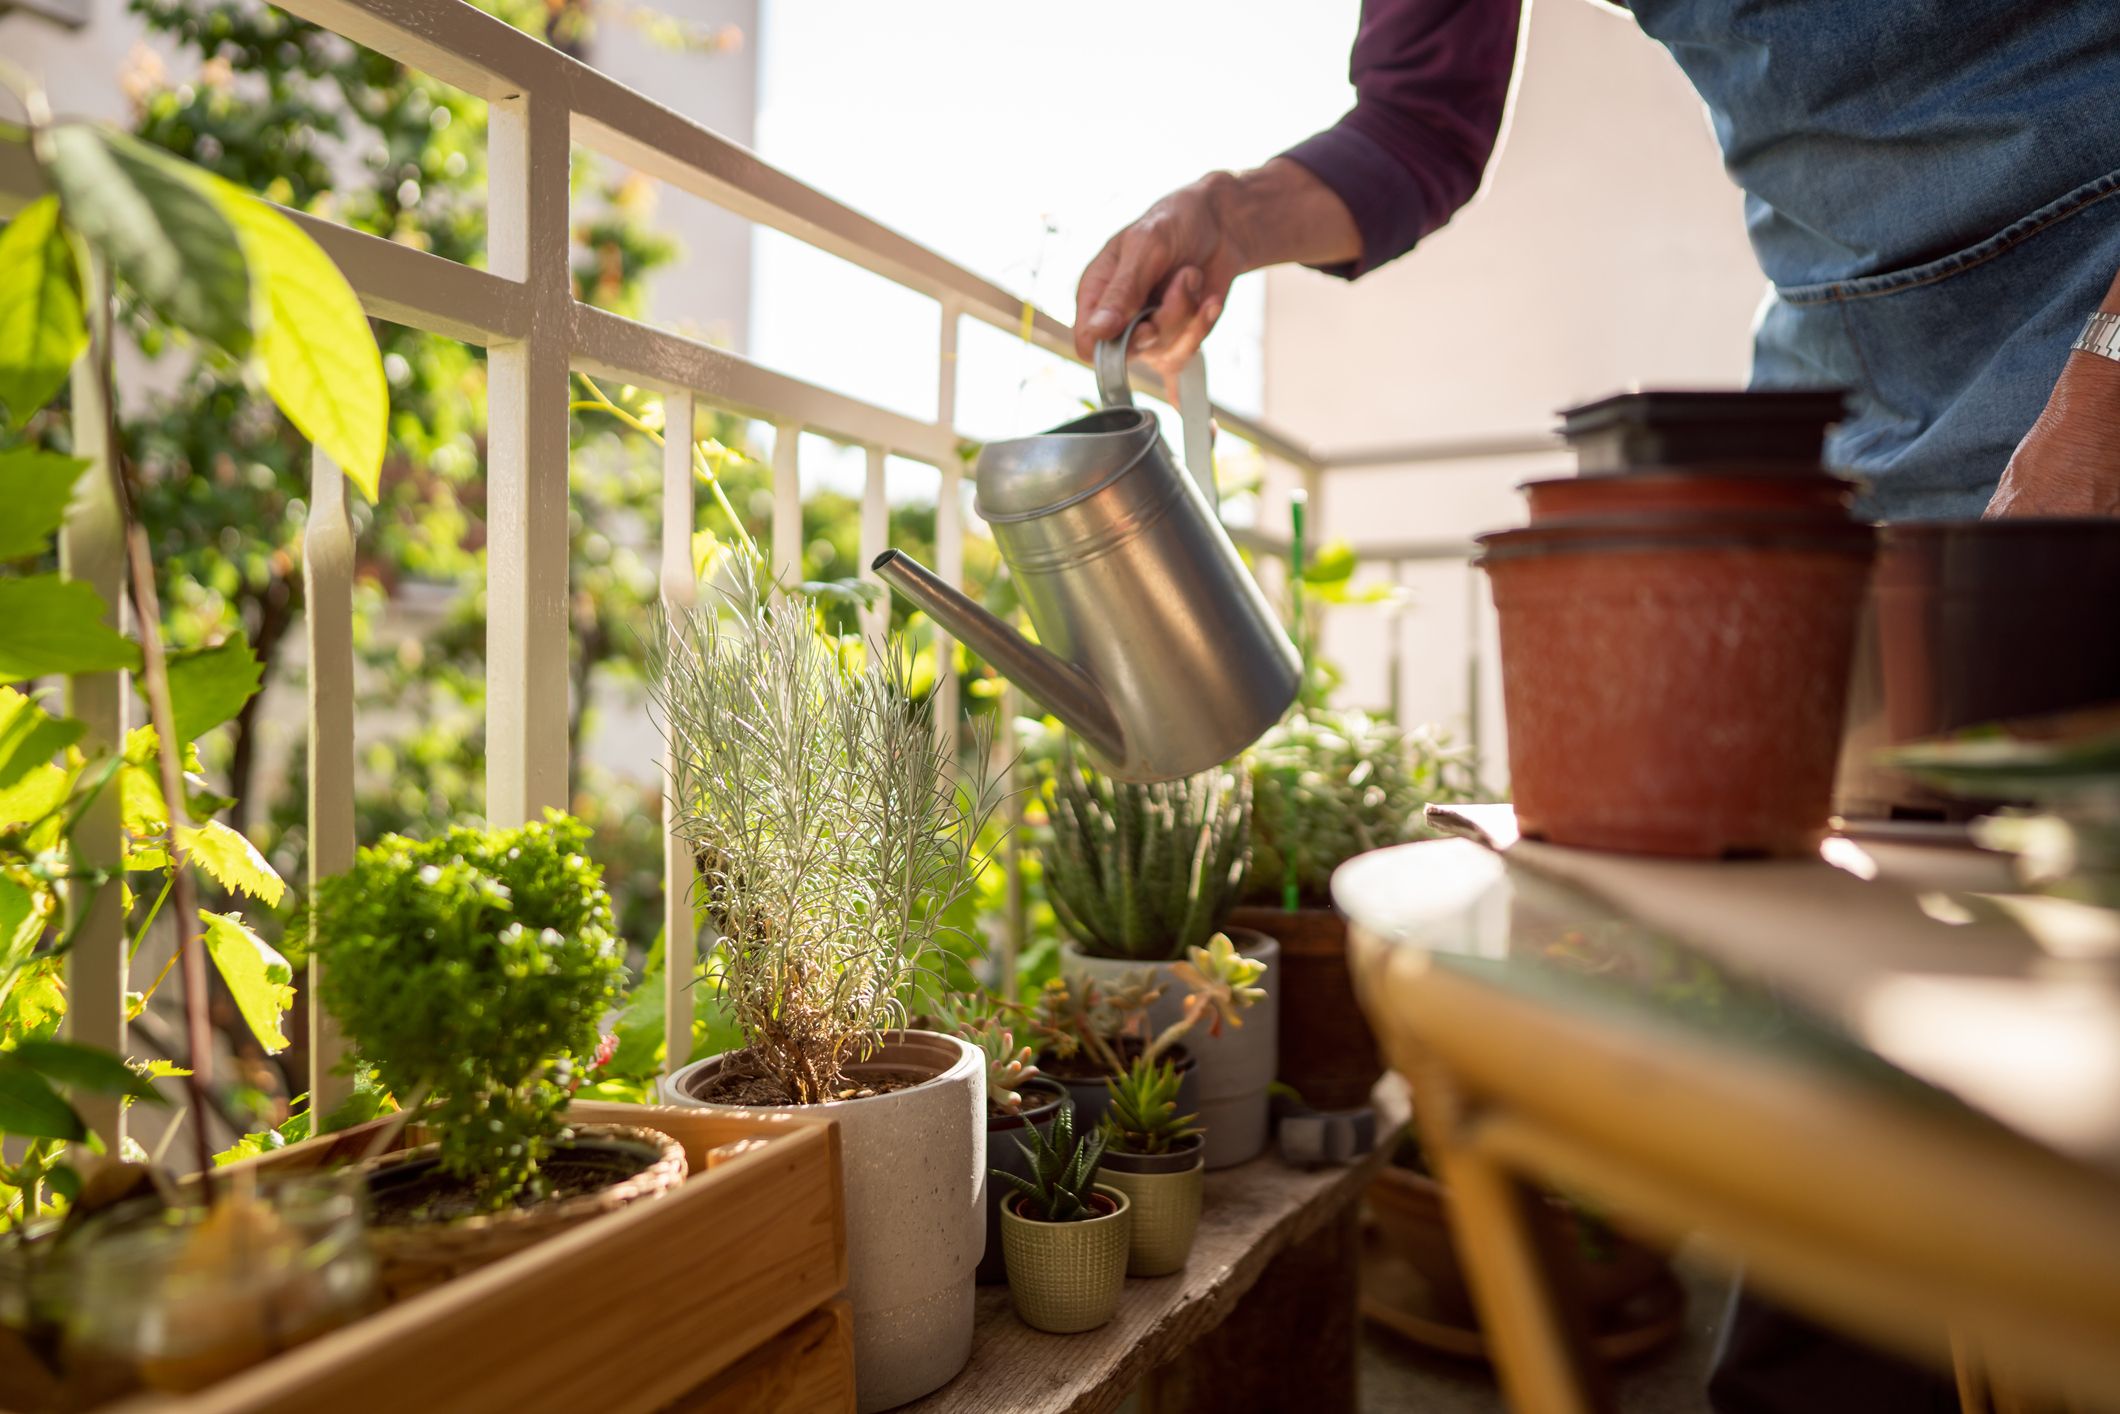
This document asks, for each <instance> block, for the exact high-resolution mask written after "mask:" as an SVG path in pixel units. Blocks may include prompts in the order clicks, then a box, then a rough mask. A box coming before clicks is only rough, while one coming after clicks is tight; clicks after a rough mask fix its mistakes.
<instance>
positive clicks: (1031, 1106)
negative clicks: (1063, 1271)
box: [979, 1076, 1068, 1286]
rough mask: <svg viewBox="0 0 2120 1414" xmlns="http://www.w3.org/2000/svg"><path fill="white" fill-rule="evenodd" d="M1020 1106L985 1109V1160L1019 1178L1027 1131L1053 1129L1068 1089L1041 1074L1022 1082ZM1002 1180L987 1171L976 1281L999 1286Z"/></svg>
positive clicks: (1002, 1272) (1002, 1275) (1025, 1169)
mask: <svg viewBox="0 0 2120 1414" xmlns="http://www.w3.org/2000/svg"><path fill="white" fill-rule="evenodd" d="M1022 1089H1023V1106H1022V1108H1020V1109H1017V1110H1013V1111H1006V1110H1005V1111H998V1112H997V1111H996V1110H995V1109H994V1107H993V1106H992V1105H988V1106H987V1111H986V1161H987V1164H988V1165H989V1166H990V1168H997V1169H1003V1170H1006V1171H1007V1172H1009V1173H1013V1174H1015V1175H1017V1176H1018V1177H1019V1178H1029V1177H1030V1176H1031V1161H1030V1160H1029V1159H1028V1158H1027V1157H1025V1155H1024V1152H1023V1150H1022V1148H1021V1147H1019V1146H1020V1145H1021V1144H1023V1143H1027V1142H1029V1138H1028V1131H1029V1130H1031V1129H1036V1130H1038V1131H1039V1132H1040V1133H1042V1134H1049V1133H1050V1132H1051V1131H1052V1127H1053V1121H1054V1120H1056V1119H1058V1118H1059V1117H1060V1106H1061V1105H1062V1104H1063V1103H1065V1102H1066V1100H1067V1098H1068V1092H1067V1090H1066V1089H1065V1088H1064V1087H1063V1086H1062V1085H1061V1084H1060V1082H1058V1081H1057V1080H1047V1079H1045V1078H1044V1077H1042V1076H1040V1077H1037V1078H1034V1079H1031V1080H1027V1081H1025V1082H1024V1083H1023V1086H1022ZM1004 1187H1006V1185H1005V1184H1002V1183H999V1182H997V1181H996V1180H995V1179H994V1176H993V1175H992V1173H989V1174H988V1175H987V1182H986V1196H985V1198H984V1199H983V1200H982V1202H983V1206H984V1207H985V1208H986V1250H985V1252H984V1253H983V1254H982V1255H981V1256H980V1258H979V1283H980V1285H982V1286H998V1285H999V1284H1000V1283H1002V1282H1005V1281H1007V1280H1008V1263H1007V1261H1006V1260H1005V1259H1004V1258H1003V1256H1002V1253H1001V1202H1002V1194H1001V1192H1000V1190H1001V1189H1003V1188H1004Z"/></svg>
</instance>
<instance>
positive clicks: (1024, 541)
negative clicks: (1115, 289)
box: [874, 343, 1302, 781]
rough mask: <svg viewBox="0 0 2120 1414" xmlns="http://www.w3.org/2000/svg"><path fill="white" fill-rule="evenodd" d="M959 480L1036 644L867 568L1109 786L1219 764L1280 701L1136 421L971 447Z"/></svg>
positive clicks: (1286, 693)
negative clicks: (1114, 780) (975, 451)
mask: <svg viewBox="0 0 2120 1414" xmlns="http://www.w3.org/2000/svg"><path fill="white" fill-rule="evenodd" d="M1107 347H1109V346H1107ZM1120 347H1123V343H1122V344H1121V345H1120ZM1099 352H1100V354H1101V353H1103V352H1104V350H1101V349H1100V351H1099ZM1100 362H1101V360H1100ZM1123 367H1124V365H1123V359H1122V360H1121V363H1120V370H1121V371H1120V375H1119V388H1120V390H1122V391H1123V388H1124V374H1123ZM1100 374H1103V375H1104V376H1103V377H1102V378H1101V380H1100V381H1102V382H1103V383H1104V385H1105V395H1106V401H1107V402H1113V401H1116V400H1117V399H1116V398H1115V395H1114V389H1113V387H1112V379H1111V377H1110V376H1109V373H1108V372H1107V371H1106V370H1104V369H1100ZM1127 401H1129V402H1130V398H1129V399H1128V400H1127ZM1192 440H1195V441H1197V440H1199V439H1192ZM975 479H976V483H977V501H976V504H977V508H978V512H979V515H980V517H981V518H982V519H983V520H985V521H986V522H987V524H988V525H989V526H990V527H991V528H992V530H993V535H994V543H995V545H996V547H997V548H998V549H999V550H1000V552H1001V558H1002V560H1003V561H1004V562H1005V563H1006V564H1007V565H1008V568H1009V575H1010V577H1011V579H1013V581H1014V582H1015V585H1016V592H1017V595H1018V597H1019V598H1020V599H1021V600H1022V602H1023V606H1024V609H1025V611H1026V612H1027V613H1028V614H1029V616H1030V621H1031V624H1032V626H1033V627H1034V628H1035V629H1036V630H1037V636H1038V642H1037V643H1035V644H1034V643H1031V642H1029V641H1028V640H1027V639H1025V638H1024V637H1023V636H1022V635H1021V634H1019V633H1017V632H1016V631H1015V630H1014V629H1013V628H1011V627H1009V626H1008V625H1007V624H1005V623H1003V622H1001V621H1000V620H999V619H997V618H995V617H994V616H993V615H991V614H989V613H987V612H986V610H985V609H983V608H982V607H980V606H979V605H978V604H975V603H973V602H972V601H971V600H970V599H968V598H966V597H965V596H964V595H963V594H961V593H959V592H957V590H955V589H954V588H953V587H951V586H949V585H947V584H945V583H943V582H942V581H941V580H939V579H937V578H936V577H935V576H934V575H933V574H931V573H930V572H929V571H927V570H926V569H925V568H924V567H922V566H921V565H919V564H918V563H916V562H914V561H913V560H910V559H908V558H907V557H906V556H905V555H903V554H901V553H899V552H897V551H887V552H886V553H885V554H884V555H882V556H881V557H880V558H878V560H877V561H876V563H875V566H874V568H875V570H876V572H877V573H878V574H879V575H880V576H882V578H883V579H885V580H886V581H888V582H889V583H890V584H892V585H893V586H894V587H896V588H897V589H898V591H899V592H900V593H902V594H904V595H905V596H906V597H907V598H908V599H910V600H912V601H913V602H914V603H916V604H918V605H919V606H920V607H921V608H922V609H923V610H925V611H926V612H927V613H928V615H929V616H930V617H931V618H933V619H935V620H936V621H937V622H938V623H940V624H941V625H942V626H943V627H944V628H946V629H948V630H949V631H950V632H951V633H953V634H955V635H956V636H957V637H958V638H960V639H962V640H963V641H964V642H965V643H966V644H967V645H969V646H970V647H971V648H972V649H973V651H975V652H977V653H979V654H980V655H981V656H982V657H984V658H986V659H987V661H988V662H990V663H992V664H993V665H994V667H995V668H996V669H997V670H998V671H999V672H1000V673H1001V674H1002V675H1003V676H1004V677H1007V678H1008V679H1010V680H1011V681H1012V682H1014V683H1015V684H1016V685H1017V686H1019V687H1021V688H1023V689H1024V690H1025V691H1026V692H1028V693H1029V694H1030V695H1031V696H1033V697H1035V698H1037V699H1038V700H1039V701H1041V702H1042V703H1043V704H1044V705H1045V706H1046V707H1047V708H1048V709H1049V710H1050V711H1051V712H1052V713H1053V715H1055V716H1057V717H1059V718H1060V720H1061V721H1062V722H1064V723H1066V724H1067V726H1068V727H1069V728H1070V729H1071V730H1072V731H1073V732H1074V733H1075V735H1076V736H1077V737H1078V738H1080V739H1081V740H1082V742H1083V743H1084V744H1085V745H1086V746H1087V747H1088V748H1089V750H1090V752H1091V754H1092V755H1093V756H1094V757H1095V758H1096V759H1097V762H1098V764H1099V765H1100V766H1101V767H1102V768H1103V769H1105V770H1106V771H1107V772H1109V773H1110V774H1111V775H1113V776H1116V777H1118V778H1119V779H1121V780H1130V781H1158V780H1169V779H1172V778H1174V777H1178V776H1184V775H1190V774H1192V773H1194V772H1196V771H1202V770H1206V769H1207V768H1209V767H1211V766H1216V765H1219V764H1221V763H1222V762H1224V761H1227V760H1228V759H1229V758H1231V757H1233V756H1235V755H1236V754H1237V753H1238V752H1240V751H1242V750H1243V749H1244V748H1245V747H1247V746H1249V745H1251V743H1252V742H1254V741H1256V740H1257V739H1258V738H1259V736H1260V734H1261V733H1263V732H1264V731H1265V730H1266V729H1267V728H1268V727H1270V726H1272V725H1273V724H1274V723H1275V722H1276V721H1278V720H1279V719H1280V717H1281V714H1282V713H1283V712H1285V711H1286V710H1287V709H1288V705H1289V703H1291V702H1293V701H1294V700H1295V696H1296V690H1297V688H1298V686H1299V685H1300V683H1301V678H1302V665H1301V661H1300V659H1299V657H1298V655H1297V653H1296V650H1295V646H1294V644H1292V643H1291V642H1290V641H1289V638H1288V634H1287V633H1286V632H1285V631H1284V630H1283V629H1282V627H1281V624H1280V621H1279V620H1278V619H1277V618H1276V617H1275V615H1274V613H1273V610H1272V608H1271V607H1270V606H1269V605H1268V604H1267V602H1266V598H1265V595H1263V594H1262V593H1261V592H1260V590H1259V586H1258V583H1257V582H1256V581H1255V580H1254V579H1253V578H1252V576H1251V573H1250V571H1248V570H1247V569H1246V568H1245V567H1244V563H1243V561H1242V560H1241V559H1240V558H1238V555H1237V551H1236V547H1235V546H1234V545H1232V544H1231V543H1230V540H1229V536H1228V533H1227V532H1226V531H1224V530H1223V528H1222V525H1221V522H1220V520H1219V519H1217V517H1216V515H1215V513H1214V511H1213V510H1212V509H1211V508H1210V506H1209V504H1208V501H1207V498H1206V496H1205V495H1204V494H1203V492H1202V489H1201V487H1200V486H1199V485H1198V484H1196V483H1195V481H1194V479H1193V478H1192V477H1191V476H1189V475H1187V474H1186V472H1185V471H1184V469H1183V468H1181V467H1180V466H1179V465H1178V464H1177V462H1176V460H1175V459H1174V458H1173V457H1172V456H1171V454H1170V450H1169V448H1168V447H1167V446H1166V445H1165V443H1164V441H1163V438H1162V436H1161V434H1160V433H1159V431H1158V429H1157V426H1156V420H1155V418H1154V417H1153V416H1152V415H1151V414H1149V413H1148V412H1146V411H1145V410H1142V409H1138V408H1134V407H1131V406H1124V405H1122V406H1116V407H1106V408H1105V409H1103V410H1102V411H1099V412H1093V413H1090V414H1089V415H1087V416H1085V417H1080V418H1076V419H1075V420H1074V421H1072V422H1068V423H1064V424H1062V425H1061V426H1059V427H1055V428H1053V429H1052V430H1051V431H1049V432H1044V433H1040V434H1039V435H1037V436H1034V437H1023V438H1018V439H1015V440H1013V441H1007V442H993V443H989V444H988V445H987V446H986V447H985V448H984V449H982V451H981V452H980V454H979V461H978V465H977V467H976V470H975Z"/></svg>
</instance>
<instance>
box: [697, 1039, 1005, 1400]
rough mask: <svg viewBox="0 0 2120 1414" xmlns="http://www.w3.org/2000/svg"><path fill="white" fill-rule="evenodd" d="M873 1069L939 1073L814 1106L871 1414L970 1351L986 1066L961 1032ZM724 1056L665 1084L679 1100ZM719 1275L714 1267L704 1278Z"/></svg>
mask: <svg viewBox="0 0 2120 1414" xmlns="http://www.w3.org/2000/svg"><path fill="white" fill-rule="evenodd" d="M886 1036H887V1039H886V1042H885V1044H884V1046H883V1048H882V1049H881V1050H879V1051H878V1052H877V1053H876V1054H875V1055H874V1056H872V1057H871V1058H870V1059H869V1060H868V1061H866V1062H865V1063H863V1064H862V1065H857V1066H854V1067H851V1068H850V1071H849V1073H850V1074H851V1075H854V1076H857V1077H858V1076H859V1075H860V1074H861V1073H862V1072H863V1071H865V1070H867V1071H877V1070H926V1071H932V1072H934V1073H935V1078H934V1079H933V1080H930V1081H927V1082H925V1083H924V1084H920V1085H915V1086H913V1087H911V1088H910V1089H905V1090H894V1091H892V1092H890V1093H889V1094H885V1095H876V1096H872V1097H871V1098H868V1099H864V1100H839V1101H835V1102H833V1103H831V1104H826V1105H806V1106H804V1107H802V1109H801V1110H800V1111H799V1113H802V1114H804V1115H811V1116H822V1117H824V1118H828V1119H833V1120H837V1121H838V1123H839V1156H840V1167H841V1170H842V1172H843V1175H844V1178H845V1192H846V1215H847V1300H848V1302H849V1303H850V1304H851V1305H852V1306H853V1308H854V1392H855V1398H856V1400H857V1402H858V1404H859V1406H860V1409H861V1411H862V1414H872V1411H875V1410H881V1409H895V1408H897V1407H898V1406H899V1405H901V1404H905V1403H907V1402H909V1401H911V1400H915V1399H918V1398H920V1396H922V1395H924V1394H927V1393H928V1392H930V1391H931V1390H935V1389H939V1388H941V1387H942V1386H943V1385H945V1384H947V1383H948V1382H949V1380H950V1378H951V1376H953V1375H955V1374H956V1373H957V1372H958V1371H959V1370H961V1369H963V1368H964V1362H965V1361H967V1360H969V1359H970V1358H971V1354H972V1301H973V1296H974V1292H975V1288H974V1285H973V1273H974V1272H975V1271H976V1270H977V1268H978V1266H979V1253H980V1249H981V1248H982V1247H983V1246H984V1245H985V1243H986V1213H985V1211H984V1209H982V1208H981V1207H980V1195H981V1194H982V1193H983V1192H985V1181H986V1069H985V1061H984V1058H983V1057H982V1056H981V1055H980V1053H979V1052H978V1050H976V1049H975V1048H973V1047H972V1046H970V1045H968V1044H967V1043H965V1042H963V1041H960V1040H958V1039H957V1038H956V1037H954V1036H943V1035H938V1034H936V1033H934V1032H929V1031H893V1032H888V1033H886ZM720 1066H721V1057H719V1056H715V1057H712V1058H710V1059H707V1060H703V1061H696V1062H694V1063H693V1064H691V1065H688V1066H686V1067H684V1068H683V1069H682V1070H680V1071H678V1072H677V1073H676V1074H674V1075H671V1076H669V1077H668V1078H667V1079H665V1080H664V1081H663V1096H664V1098H665V1099H666V1100H667V1101H668V1102H669V1103H671V1104H673V1105H693V1106H697V1107H699V1108H702V1109H728V1110H730V1112H732V1113H745V1114H753V1115H755V1114H757V1113H759V1111H758V1110H756V1109H739V1108H738V1107H734V1106H721V1105H708V1104H706V1103H704V1102H703V1101H701V1100H699V1099H697V1098H696V1097H695V1095H694V1091H695V1090H697V1089H698V1088H700V1087H701V1086H703V1085H704V1084H706V1083H708V1082H709V1081H711V1080H712V1078H713V1076H714V1074H715V1073H716V1072H717V1071H718V1070H719V1068H720ZM703 1275H705V1276H706V1277H707V1278H708V1279H711V1274H703Z"/></svg>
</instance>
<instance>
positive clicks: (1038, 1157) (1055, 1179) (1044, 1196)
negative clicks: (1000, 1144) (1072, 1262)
mask: <svg viewBox="0 0 2120 1414" xmlns="http://www.w3.org/2000/svg"><path fill="white" fill-rule="evenodd" d="M1026 1127H1027V1128H1028V1130H1029V1134H1028V1136H1027V1138H1025V1139H1019V1140H1017V1141H1016V1147H1017V1148H1019V1149H1021V1150H1023V1156H1024V1157H1025V1158H1026V1159H1029V1160H1030V1164H1031V1176H1030V1177H1029V1178H1024V1177H1023V1176H1022V1175H1020V1174H1013V1173H1010V1172H1009V1171H1008V1170H1006V1169H995V1170H994V1175H995V1176H996V1177H997V1178H1003V1179H1006V1180H1007V1181H1008V1182H1009V1184H1010V1185H1011V1186H1012V1187H1013V1188H1015V1190H1016V1191H1017V1192H1018V1193H1019V1194H1021V1195H1022V1196H1023V1197H1024V1199H1025V1200H1026V1202H1027V1203H1028V1205H1029V1207H1030V1208H1031V1211H1030V1212H1028V1213H1026V1214H1025V1216H1026V1217H1030V1218H1034V1219H1036V1220H1037V1221H1039V1222H1049V1223H1072V1222H1081V1221H1082V1220H1084V1219H1085V1218H1093V1217H1095V1216H1096V1215H1097V1214H1096V1210H1095V1208H1093V1207H1092V1206H1091V1204H1090V1196H1091V1194H1092V1192H1093V1191H1094V1190H1095V1188H1096V1185H1097V1168H1098V1165H1100V1164H1101V1163H1103V1161H1104V1136H1103V1135H1102V1134H1101V1133H1098V1134H1084V1135H1082V1136H1080V1137H1079V1138H1078V1137H1077V1136H1076V1134H1075V1107H1074V1106H1073V1105H1062V1106H1061V1107H1060V1113H1059V1114H1058V1115H1057V1116H1056V1117H1055V1118H1054V1120H1053V1132H1052V1137H1051V1138H1047V1137H1046V1136H1045V1135H1044V1134H1042V1133H1040V1132H1039V1130H1038V1127H1037V1126H1036V1125H1030V1126H1026Z"/></svg>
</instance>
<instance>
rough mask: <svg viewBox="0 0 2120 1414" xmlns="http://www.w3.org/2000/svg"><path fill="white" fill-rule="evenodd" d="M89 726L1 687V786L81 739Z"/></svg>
mask: <svg viewBox="0 0 2120 1414" xmlns="http://www.w3.org/2000/svg"><path fill="white" fill-rule="evenodd" d="M87 730H88V728H87V726H86V725H84V724H83V723H80V722H77V721H75V720H74V719H73V718H71V717H54V716H53V715H52V714H51V713H49V712H47V711H45V710H44V709H43V708H42V707H39V706H38V705H37V704H36V703H34V702H32V701H31V700H30V699H29V698H27V697H25V696H23V695H22V694H21V693H19V692H17V691H15V689H13V688H11V687H0V790H5V789H7V788H8V787H9V786H12V785H14V784H15V783H16V782H17V781H19V780H21V779H22V778H23V777H24V776H27V775H28V774H29V773H30V772H31V771H33V770H35V769H37V768H38V767H39V766H42V767H45V768H47V769H51V768H52V758H53V757H54V756H57V755H58V754H59V753H60V752H62V751H64V750H65V749H66V748H67V747H69V746H72V745H73V744H74V743H75V742H77V741H79V740H80V739H81V734H82V733H83V732H85V731H87Z"/></svg>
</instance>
